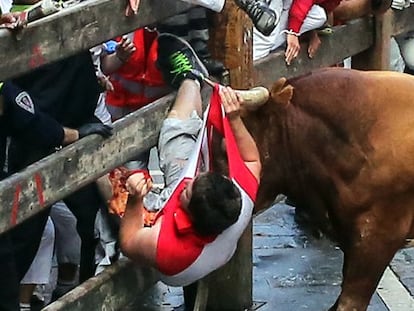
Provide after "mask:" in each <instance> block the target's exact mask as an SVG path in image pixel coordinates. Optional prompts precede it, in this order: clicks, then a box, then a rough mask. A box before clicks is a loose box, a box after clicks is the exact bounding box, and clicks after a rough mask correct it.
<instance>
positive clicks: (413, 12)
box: [392, 4, 414, 36]
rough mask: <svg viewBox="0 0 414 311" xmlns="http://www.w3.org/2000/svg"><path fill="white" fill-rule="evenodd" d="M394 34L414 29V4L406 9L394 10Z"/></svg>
mask: <svg viewBox="0 0 414 311" xmlns="http://www.w3.org/2000/svg"><path fill="white" fill-rule="evenodd" d="M392 14H393V18H392V26H393V35H394V36H397V35H400V34H403V33H406V32H407V31H414V5H413V4H411V6H410V7H409V8H406V9H404V10H392Z"/></svg>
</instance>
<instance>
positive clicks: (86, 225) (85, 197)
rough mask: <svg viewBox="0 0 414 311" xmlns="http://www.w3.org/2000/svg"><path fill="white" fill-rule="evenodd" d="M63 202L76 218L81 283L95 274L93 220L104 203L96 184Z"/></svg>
mask: <svg viewBox="0 0 414 311" xmlns="http://www.w3.org/2000/svg"><path fill="white" fill-rule="evenodd" d="M63 201H64V202H65V203H66V205H67V206H68V208H69V209H70V211H71V212H72V213H73V215H75V217H76V220H77V225H76V229H77V231H78V233H79V236H80V238H81V241H82V243H81V258H80V268H79V281H80V282H81V283H82V282H83V281H86V280H87V279H89V278H90V277H92V276H93V275H94V274H95V267H96V265H95V248H96V245H97V239H95V232H94V230H95V218H96V213H97V212H98V209H99V208H105V203H104V202H103V199H102V197H101V195H100V193H99V191H98V187H97V185H96V183H92V184H89V185H87V186H85V187H83V188H81V189H80V190H78V191H76V192H74V193H73V194H71V195H70V196H68V197H66V198H65V199H64V200H63ZM0 311H1V310H0Z"/></svg>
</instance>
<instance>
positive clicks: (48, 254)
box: [20, 217, 55, 284]
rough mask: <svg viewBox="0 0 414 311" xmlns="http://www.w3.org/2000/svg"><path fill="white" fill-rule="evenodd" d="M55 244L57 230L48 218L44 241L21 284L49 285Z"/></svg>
mask: <svg viewBox="0 0 414 311" xmlns="http://www.w3.org/2000/svg"><path fill="white" fill-rule="evenodd" d="M54 243H55V228H54V226H53V222H52V220H51V219H50V217H48V219H47V222H46V226H45V229H44V230H43V234H42V239H41V241H40V245H39V249H38V250H37V253H36V256H35V258H34V259H33V261H32V264H31V265H30V268H29V270H27V272H26V274H25V276H24V277H23V279H22V280H21V282H20V283H21V284H47V283H49V277H50V270H51V268H52V256H53V247H54Z"/></svg>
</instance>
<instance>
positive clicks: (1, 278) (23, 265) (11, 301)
mask: <svg viewBox="0 0 414 311" xmlns="http://www.w3.org/2000/svg"><path fill="white" fill-rule="evenodd" d="M48 215H49V209H46V210H45V211H42V212H40V213H38V214H36V215H35V216H33V217H30V218H29V219H28V220H26V221H24V222H23V223H21V224H19V225H17V226H16V227H15V228H13V229H11V230H9V231H7V232H5V233H3V234H1V235H0V311H18V310H20V308H19V287H20V280H21V279H22V278H23V277H24V275H25V274H26V272H27V270H28V269H29V267H30V265H31V263H32V261H33V258H34V257H35V255H36V252H37V249H38V248H39V244H40V240H41V238H42V233H43V230H44V228H45V225H46V221H47V217H48Z"/></svg>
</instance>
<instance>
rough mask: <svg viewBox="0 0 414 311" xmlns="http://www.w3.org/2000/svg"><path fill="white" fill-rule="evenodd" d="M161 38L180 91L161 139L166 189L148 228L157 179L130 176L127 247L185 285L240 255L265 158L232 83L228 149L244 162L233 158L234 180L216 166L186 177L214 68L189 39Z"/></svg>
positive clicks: (163, 60)
mask: <svg viewBox="0 0 414 311" xmlns="http://www.w3.org/2000/svg"><path fill="white" fill-rule="evenodd" d="M158 41H159V53H160V55H159V59H158V64H159V65H160V68H162V72H163V75H164V78H165V80H166V81H168V82H169V84H170V85H171V86H173V87H174V88H176V89H178V93H177V97H176V100H175V102H174V104H173V106H172V108H171V110H170V112H169V114H168V116H167V118H166V119H165V120H164V122H163V125H162V128H161V132H160V136H159V143H158V147H159V157H160V167H161V169H162V170H163V172H164V174H165V179H166V188H164V190H163V192H161V195H160V201H161V202H162V204H163V206H162V208H161V210H160V212H159V213H158V215H157V217H156V218H155V220H154V222H153V223H152V225H151V226H149V227H147V226H144V219H143V211H144V208H145V207H144V205H145V201H144V197H145V196H146V195H148V194H149V193H150V190H151V187H152V182H151V179H150V178H148V176H146V174H144V173H141V172H137V173H134V174H132V175H130V177H129V178H128V179H127V180H126V190H127V191H128V192H129V198H128V202H127V207H126V211H125V215H124V216H123V218H122V219H121V227H120V245H121V249H122V251H123V253H124V254H125V255H126V256H127V257H129V258H130V259H131V260H133V261H134V262H136V263H139V264H142V265H146V266H150V267H154V268H156V269H158V270H159V271H160V272H161V275H162V277H161V278H162V280H163V281H164V282H165V283H166V284H169V285H172V286H185V285H189V284H191V283H193V282H195V281H197V280H198V279H200V278H202V277H203V276H205V275H207V274H208V273H210V272H212V271H213V270H215V269H217V268H219V267H220V266H222V265H224V264H225V263H226V262H228V260H230V258H231V257H232V255H233V254H234V251H235V250H236V247H237V241H238V239H239V237H240V236H241V234H242V233H243V231H244V229H245V227H246V225H247V224H248V223H249V221H250V219H251V214H252V208H253V204H254V203H253V202H254V199H255V195H256V191H257V188H258V184H259V178H260V173H261V162H260V156H259V151H258V149H257V146H256V143H255V141H254V140H253V138H252V136H251V135H250V133H249V132H248V131H247V129H246V127H245V125H244V123H243V121H242V119H241V117H240V104H242V99H241V98H240V97H239V95H238V94H237V93H236V92H235V91H234V90H233V89H231V88H230V87H220V89H219V95H218V96H219V97H220V98H221V101H222V107H224V111H225V113H226V116H227V117H226V120H228V123H225V124H227V125H228V127H226V128H227V129H228V128H230V131H231V132H232V133H233V135H232V136H231V135H230V136H226V144H228V142H229V141H230V140H231V141H232V142H233V143H232V145H230V144H228V145H227V150H228V155H234V154H237V155H238V158H237V161H236V162H237V163H233V164H237V170H233V171H237V172H236V174H235V175H234V176H232V174H231V173H230V175H229V176H231V177H230V178H228V177H225V176H223V175H221V174H218V173H215V172H202V173H195V175H186V174H187V173H188V167H189V166H191V165H196V164H194V163H197V159H198V154H196V157H191V156H194V154H193V151H194V150H198V149H197V148H198V147H197V143H199V141H197V138H198V135H199V132H200V131H201V130H203V129H206V127H204V126H203V121H202V120H201V118H200V115H201V111H202V107H201V103H202V102H201V95H200V86H201V85H202V84H203V81H204V77H207V76H208V72H207V70H206V69H205V67H204V65H203V64H202V62H201V61H200V59H199V58H198V57H197V55H196V54H195V53H194V50H193V49H192V48H191V46H190V45H189V44H188V43H187V42H186V41H184V40H183V39H180V38H179V37H176V36H174V35H171V34H162V35H160V37H159V39H158ZM215 94H217V93H215ZM213 96H214V95H213ZM216 103H217V102H216ZM218 105H220V104H218ZM216 107H217V106H216ZM210 109H211V108H210ZM218 109H219V110H220V109H221V107H220V106H219V108H218ZM220 113H221V111H220ZM220 120H221V118H220ZM207 121H208V120H207ZM223 122H224V121H223ZM223 127H225V126H224V125H223ZM200 135H201V134H200ZM200 137H203V136H200ZM230 146H232V148H229V147H230ZM229 149H231V150H229ZM194 159H195V160H196V161H193V160H194ZM231 163H232V161H229V166H230V165H231ZM194 171H196V170H195V169H194ZM230 171H231V168H230ZM237 174H238V176H236V175H237ZM182 176H186V177H185V178H182ZM190 176H193V177H190ZM240 176H242V177H241V178H240ZM236 184H237V185H236ZM246 206H249V207H246Z"/></svg>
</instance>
